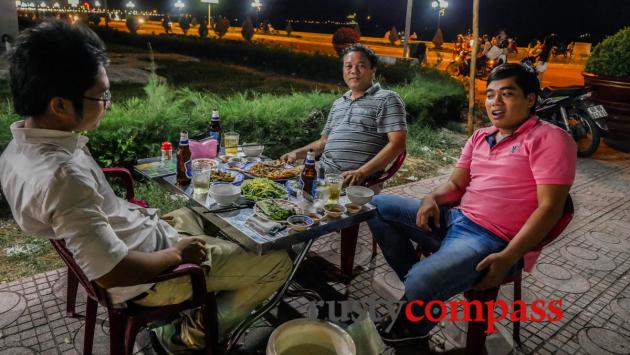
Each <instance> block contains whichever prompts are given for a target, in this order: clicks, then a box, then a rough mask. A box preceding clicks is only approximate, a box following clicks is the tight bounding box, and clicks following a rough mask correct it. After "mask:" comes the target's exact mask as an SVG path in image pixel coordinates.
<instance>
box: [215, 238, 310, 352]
mask: <svg viewBox="0 0 630 355" xmlns="http://www.w3.org/2000/svg"><path fill="white" fill-rule="evenodd" d="M314 241H315V239H311V240H309V241H308V242H306V245H304V248H303V249H302V250H301V251H300V253H299V254H298V255H297V256H296V258H295V260H294V261H293V270H292V271H291V274H289V278H287V281H286V282H285V283H284V285H282V287H281V288H280V289H278V291H277V292H276V294H275V296H273V298H272V299H271V300H269V301H268V302H267V303H265V304H264V305H262V306H261V307H259V308H258V309H256V310H255V311H254V312H252V314H250V315H249V316H248V317H247V318H245V319H244V320H243V321H241V323H240V324H239V325H238V326H237V327H236V328H234V330H233V331H232V332H231V334H230V336H229V338H228V341H227V346H226V349H227V352H229V351H230V350H232V348H233V347H234V346H235V345H236V343H237V342H238V340H239V339H240V338H241V336H243V333H245V331H246V330H247V329H248V328H249V327H251V326H252V324H254V323H255V322H256V321H257V320H259V319H260V318H262V317H263V316H264V315H265V314H267V313H269V312H270V311H271V310H272V309H274V308H275V307H276V306H277V305H278V303H280V301H281V300H282V298H283V297H284V295H285V293H286V292H287V290H288V288H289V285H291V282H292V281H293V278H294V277H295V273H296V272H297V269H298V267H299V266H300V264H301V263H302V261H303V260H304V257H305V256H306V253H308V251H309V249H311V246H312V245H313V242H314Z"/></svg>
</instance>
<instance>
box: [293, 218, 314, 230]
mask: <svg viewBox="0 0 630 355" xmlns="http://www.w3.org/2000/svg"><path fill="white" fill-rule="evenodd" d="M287 223H288V224H289V228H290V229H291V230H293V231H295V232H303V231H305V230H307V229H308V228H310V227H311V226H313V224H315V222H314V221H313V219H312V218H311V217H309V216H306V215H301V214H296V215H293V216H291V217H289V218H287Z"/></svg>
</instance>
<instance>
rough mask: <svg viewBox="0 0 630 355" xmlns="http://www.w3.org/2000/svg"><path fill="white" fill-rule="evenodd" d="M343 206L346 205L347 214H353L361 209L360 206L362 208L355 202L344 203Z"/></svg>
mask: <svg viewBox="0 0 630 355" xmlns="http://www.w3.org/2000/svg"><path fill="white" fill-rule="evenodd" d="M345 207H346V211H348V214H355V213H357V212H359V211H361V208H363V206H361V205H358V204H356V203H346V205H345Z"/></svg>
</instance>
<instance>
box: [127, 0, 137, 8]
mask: <svg viewBox="0 0 630 355" xmlns="http://www.w3.org/2000/svg"><path fill="white" fill-rule="evenodd" d="M125 6H126V7H128V8H130V9H133V8H135V7H136V4H134V3H133V1H129V2H128V3H127V4H125Z"/></svg>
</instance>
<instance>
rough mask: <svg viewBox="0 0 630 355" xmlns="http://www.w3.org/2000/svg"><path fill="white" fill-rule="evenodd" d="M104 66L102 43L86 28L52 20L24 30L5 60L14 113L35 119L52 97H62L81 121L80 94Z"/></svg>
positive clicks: (92, 82) (88, 87) (104, 56)
mask: <svg viewBox="0 0 630 355" xmlns="http://www.w3.org/2000/svg"><path fill="white" fill-rule="evenodd" d="M107 62H108V59H107V53H106V52H105V44H104V43H103V41H101V39H100V38H99V37H98V36H97V35H96V34H95V33H94V32H92V30H90V29H89V28H87V27H85V26H82V25H69V24H67V23H65V22H62V21H58V20H52V21H46V22H42V23H41V24H39V25H37V26H35V27H32V28H29V29H27V30H25V31H23V32H22V33H21V34H20V35H19V36H18V38H17V40H16V43H15V48H14V49H13V53H12V54H11V55H10V56H9V81H10V85H11V94H12V95H13V108H14V110H15V112H16V113H17V114H19V115H21V116H24V117H26V116H30V117H33V118H36V117H38V116H41V115H42V114H44V113H45V112H46V108H47V106H48V103H49V101H50V100H51V99H52V98H53V97H62V98H65V99H67V100H70V101H71V102H72V103H73V105H74V108H75V111H76V112H77V117H78V118H80V117H81V116H82V111H83V95H84V94H85V91H87V90H89V89H90V88H91V87H93V86H94V84H95V82H96V75H97V74H98V70H99V68H100V67H101V66H105V65H106V64H107Z"/></svg>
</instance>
